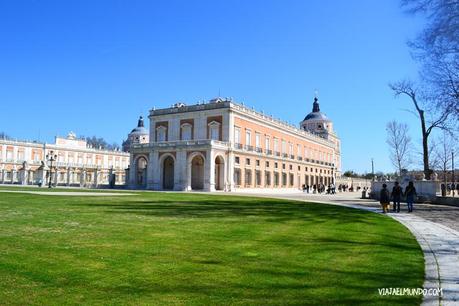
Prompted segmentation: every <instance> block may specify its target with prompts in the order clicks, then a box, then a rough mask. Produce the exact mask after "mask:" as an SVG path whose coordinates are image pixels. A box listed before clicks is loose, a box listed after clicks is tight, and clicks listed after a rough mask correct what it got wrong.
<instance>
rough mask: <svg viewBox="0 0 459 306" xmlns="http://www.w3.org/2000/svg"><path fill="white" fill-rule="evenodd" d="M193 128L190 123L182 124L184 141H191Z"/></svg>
mask: <svg viewBox="0 0 459 306" xmlns="http://www.w3.org/2000/svg"><path fill="white" fill-rule="evenodd" d="M191 130H192V126H191V124H189V123H185V124H182V140H191V138H192V137H191Z"/></svg>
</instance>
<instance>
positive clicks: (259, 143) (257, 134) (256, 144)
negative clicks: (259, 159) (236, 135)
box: [255, 133, 261, 148]
mask: <svg viewBox="0 0 459 306" xmlns="http://www.w3.org/2000/svg"><path fill="white" fill-rule="evenodd" d="M260 138H261V136H260V134H259V133H255V147H257V148H261V140H260Z"/></svg>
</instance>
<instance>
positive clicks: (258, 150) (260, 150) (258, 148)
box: [255, 147, 263, 153]
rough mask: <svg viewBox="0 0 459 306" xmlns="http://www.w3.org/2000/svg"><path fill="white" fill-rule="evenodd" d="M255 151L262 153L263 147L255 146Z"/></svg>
mask: <svg viewBox="0 0 459 306" xmlns="http://www.w3.org/2000/svg"><path fill="white" fill-rule="evenodd" d="M255 152H257V153H263V149H262V148H260V147H256V148H255Z"/></svg>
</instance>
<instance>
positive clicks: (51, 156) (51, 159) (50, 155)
mask: <svg viewBox="0 0 459 306" xmlns="http://www.w3.org/2000/svg"><path fill="white" fill-rule="evenodd" d="M46 160H47V161H48V162H49V183H48V188H51V187H52V186H51V180H52V174H53V162H55V161H56V160H57V154H54V151H50V152H49V153H48V154H46Z"/></svg>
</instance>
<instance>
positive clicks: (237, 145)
mask: <svg viewBox="0 0 459 306" xmlns="http://www.w3.org/2000/svg"><path fill="white" fill-rule="evenodd" d="M242 147H243V146H242V143H235V144H234V148H235V149H238V150H242Z"/></svg>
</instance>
